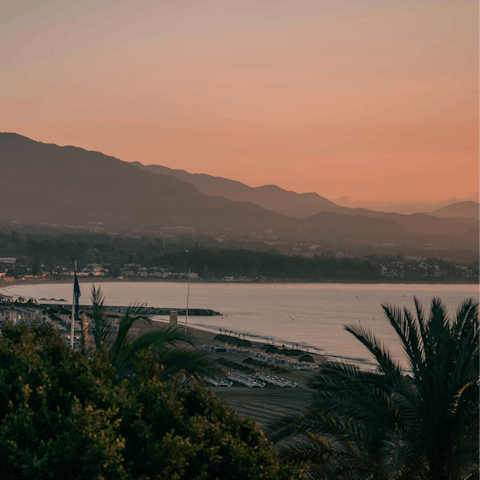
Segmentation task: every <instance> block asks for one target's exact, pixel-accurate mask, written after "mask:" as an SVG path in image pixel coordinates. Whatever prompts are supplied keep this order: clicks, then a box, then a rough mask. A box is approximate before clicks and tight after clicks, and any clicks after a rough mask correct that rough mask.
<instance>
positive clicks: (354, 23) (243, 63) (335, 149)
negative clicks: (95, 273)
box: [0, 0, 479, 201]
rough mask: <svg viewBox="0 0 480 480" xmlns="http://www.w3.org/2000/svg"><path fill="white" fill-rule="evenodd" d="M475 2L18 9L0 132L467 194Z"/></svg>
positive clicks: (368, 195)
mask: <svg viewBox="0 0 480 480" xmlns="http://www.w3.org/2000/svg"><path fill="white" fill-rule="evenodd" d="M478 18H479V17H478V2H477V1H461V0H454V1H450V2H448V1H441V0H437V1H435V2H433V1H421V0H414V1H399V0H397V1H391V0H361V1H360V0H356V1H353V0H352V1H344V0H334V1H333V0H331V1H323V0H288V1H282V0H275V1H268V0H257V1H251V0H231V1H229V0H221V1H190V0H183V1H182V0H171V1H165V0H154V1H153V0H135V1H129V0H127V1H123V2H120V1H114V0H85V1H79V0H75V1H72V0H54V1H51V2H47V1H41V0H29V1H22V0H17V1H16V2H8V3H6V4H5V5H3V6H2V13H1V16H0V131H4V132H5V131H6V132H17V133H20V134H22V135H26V136H28V137H30V138H33V139H35V140H39V141H42V142H46V143H57V144H60V145H76V146H79V147H83V148H86V149H89V150H99V151H102V152H104V153H106V154H109V155H114V156H116V157H118V158H120V159H122V160H127V161H135V160H138V161H141V162H142V163H144V164H152V163H156V164H161V165H165V166H168V167H171V168H181V169H185V170H188V171H190V172H202V173H208V174H212V175H218V176H224V177H229V178H233V179H236V180H240V181H243V182H245V183H247V184H249V185H251V186H258V185H263V184H266V183H275V184H278V185H280V186H282V187H284V188H287V189H292V190H296V191H298V192H305V191H316V192H318V193H319V194H321V195H324V196H326V197H328V198H330V199H336V198H338V197H341V196H351V197H353V198H354V199H364V200H365V199H372V200H385V201H408V200H412V201H413V200H425V201H428V200H433V199H444V198H448V197H458V198H467V197H470V196H472V195H474V193H475V192H477V195H478V183H479V178H478V131H479V124H478V112H479V105H478V78H479V75H478Z"/></svg>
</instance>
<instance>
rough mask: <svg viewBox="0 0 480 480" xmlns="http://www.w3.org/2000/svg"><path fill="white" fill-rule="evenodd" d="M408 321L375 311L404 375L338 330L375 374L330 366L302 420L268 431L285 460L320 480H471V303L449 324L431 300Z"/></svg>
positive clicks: (474, 345)
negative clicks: (401, 359)
mask: <svg viewBox="0 0 480 480" xmlns="http://www.w3.org/2000/svg"><path fill="white" fill-rule="evenodd" d="M414 300H415V310H416V318H415V317H414V316H413V315H412V314H411V312H410V311H409V310H407V309H404V310H403V311H402V310H401V309H400V308H396V307H393V306H391V305H385V306H383V305H382V307H383V310H384V313H385V316H386V319H387V321H388V322H389V323H390V325H391V326H392V327H393V328H394V329H395V332H396V334H397V335H398V337H399V339H400V341H401V343H402V345H403V349H404V352H405V355H406V359H407V364H408V369H407V370H404V369H402V368H401V366H400V364H399V363H398V362H397V361H396V360H395V359H393V358H392V356H391V355H390V353H389V352H388V350H387V349H386V348H385V347H384V346H383V345H382V344H381V342H380V341H379V340H378V339H377V338H375V336H374V335H373V334H372V333H371V332H370V331H369V330H367V329H364V328H362V327H359V326H357V325H356V326H346V327H345V329H346V330H347V331H348V332H350V333H351V334H352V335H354V336H355V337H356V338H357V339H358V340H359V341H360V342H361V343H362V344H363V345H364V346H365V347H366V348H367V349H368V350H369V351H370V353H371V354H372V356H373V357H374V359H375V361H376V370H375V371H369V370H366V369H363V368H361V367H360V366H358V365H352V364H346V363H341V362H328V363H325V364H324V365H322V366H321V367H320V369H319V372H318V373H317V374H316V375H314V376H313V377H311V378H310V380H309V382H308V386H309V387H310V388H312V389H313V390H314V392H315V393H314V398H313V401H312V403H311V404H310V405H309V407H308V408H307V409H306V410H305V412H304V413H303V414H301V415H297V416H288V417H284V418H281V419H279V420H277V421H276V422H273V423H272V424H271V425H270V426H269V428H268V434H269V436H270V438H271V439H272V440H273V441H275V442H280V441H282V444H283V446H280V451H281V454H282V455H283V457H285V458H288V459H290V460H293V461H295V462H297V463H299V464H303V465H304V466H307V468H308V471H309V475H310V478H319V479H330V478H332V479H333V478H335V479H352V480H353V479H374V478H378V479H385V480H386V479H389V480H390V479H412V480H413V479H414V480H417V479H418V480H462V479H467V478H468V479H472V480H473V479H478V478H479V475H478V468H479V461H478V456H479V455H478V454H479V452H478V431H479V423H478V420H479V412H478V404H479V393H478V387H479V380H478V375H479V363H478V361H479V356H478V302H475V301H474V300H473V299H470V300H467V301H465V302H463V303H462V304H461V305H460V307H459V308H458V310H457V312H456V315H455V317H454V318H449V316H448V315H447V311H446V307H445V305H444V304H443V303H442V302H441V301H440V300H439V299H437V298H434V299H433V300H432V302H431V306H430V311H429V313H428V315H427V314H425V313H424V311H423V310H422V307H421V305H420V303H419V301H418V300H417V299H416V298H415V299H414Z"/></svg>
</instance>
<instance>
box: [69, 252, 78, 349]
mask: <svg viewBox="0 0 480 480" xmlns="http://www.w3.org/2000/svg"><path fill="white" fill-rule="evenodd" d="M76 274H77V261H76V260H75V272H74V277H73V278H75V275H76ZM74 332H75V288H74V289H73V300H72V330H71V334H70V345H71V346H72V349H73V334H74Z"/></svg>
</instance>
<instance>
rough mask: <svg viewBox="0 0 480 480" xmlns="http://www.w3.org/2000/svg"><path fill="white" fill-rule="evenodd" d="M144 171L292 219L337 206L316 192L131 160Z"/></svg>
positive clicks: (330, 209) (333, 209) (332, 209)
mask: <svg viewBox="0 0 480 480" xmlns="http://www.w3.org/2000/svg"><path fill="white" fill-rule="evenodd" d="M132 165H136V166H138V167H139V168H142V169H143V170H147V171H149V172H152V173H157V174H163V175H172V176H174V177H176V178H179V179H180V180H183V181H184V182H188V183H191V184H192V185H195V186H196V187H197V188H198V190H199V192H200V193H203V194H205V195H213V196H220V197H225V198H228V199H230V200H237V201H242V202H251V203H256V204H257V205H260V206H262V207H263V208H265V209H267V210H270V211H272V212H277V213H281V214H283V215H288V216H290V217H294V218H303V217H306V216H309V215H313V214H315V213H318V212H321V211H332V212H333V211H335V210H337V209H338V208H339V207H338V206H337V205H336V204H335V203H333V202H331V201H330V200H328V199H327V198H324V197H322V196H320V195H318V194H317V193H296V192H292V191H288V190H284V189H283V188H280V187H278V186H277V185H263V186H261V187H249V186H248V185H245V184H244V183H241V182H237V181H235V180H230V179H228V178H223V177H215V176H212V175H207V174H203V173H189V172H187V171H185V170H175V169H172V168H168V167H164V166H162V165H142V164H141V163H140V162H133V163H132Z"/></svg>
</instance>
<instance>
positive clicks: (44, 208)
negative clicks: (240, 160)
mask: <svg viewBox="0 0 480 480" xmlns="http://www.w3.org/2000/svg"><path fill="white" fill-rule="evenodd" d="M0 171H1V172H2V176H1V181H2V188H0V205H1V208H0V220H3V221H18V222H23V223H31V224H33V223H35V224H40V223H47V224H58V225H74V226H80V227H91V226H92V224H93V225H95V226H98V224H99V225H100V226H101V227H105V228H107V229H112V230H116V231H124V232H126V231H143V232H145V231H149V232H154V231H157V232H158V231H161V229H162V227H164V226H188V227H195V229H196V231H197V232H205V233H218V234H229V235H246V234H249V233H256V234H260V235H265V234H266V233H267V232H268V235H269V236H270V237H278V238H282V239H298V240H303V239H305V240H311V241H312V242H317V241H322V240H334V241H338V242H347V243H351V242H353V243H371V244H379V243H385V242H388V243H394V244H404V245H407V244H408V245H424V244H438V245H446V246H449V245H461V246H465V245H467V244H468V246H469V247H468V248H472V249H473V248H476V247H477V245H478V241H477V242H476V243H475V238H478V233H477V234H475V232H478V229H476V227H477V225H472V224H471V222H470V221H467V220H465V219H463V223H462V222H455V221H454V220H451V219H448V220H447V219H441V218H438V217H431V216H428V215H424V216H421V217H418V215H420V214H418V215H417V216H407V215H400V214H386V213H383V212H371V211H368V210H365V211H362V210H361V209H358V210H359V211H357V209H345V208H342V207H336V208H337V209H338V210H337V211H338V212H342V213H332V212H325V211H324V212H321V213H317V212H316V213H315V215H311V216H309V217H307V218H303V219H301V220H298V219H296V218H292V217H289V216H286V215H282V214H279V213H276V212H273V211H269V210H266V209H265V208H263V207H262V206H260V205H257V204H255V203H253V202H245V201H234V200H231V199H227V198H224V197H222V196H212V195H205V194H202V193H201V192H199V190H198V188H197V187H196V186H194V185H192V184H191V183H187V182H185V181H183V180H181V179H179V178H176V177H174V176H172V175H165V174H154V173H152V172H150V171H147V170H145V169H141V168H138V166H135V165H133V164H131V163H128V162H123V161H121V160H119V159H117V158H114V157H111V156H107V155H104V154H102V153H99V152H91V151H87V150H84V149H81V148H77V147H71V146H67V147H60V146H57V145H53V144H44V143H41V142H35V141H33V140H30V139H28V138H26V137H22V136H20V135H17V134H13V133H0ZM222 180H225V181H227V182H232V183H234V184H236V183H239V182H233V181H230V180H227V179H222ZM239 185H240V186H239V187H238V188H239V189H242V188H244V187H246V186H242V185H243V184H239ZM237 186H238V185H237ZM248 188H250V187H247V189H248ZM253 190H254V191H255V193H256V195H257V196H262V195H263V196H264V198H270V199H271V198H273V197H274V196H275V195H276V198H277V199H278V198H281V199H282V201H283V202H285V204H287V203H288V198H290V197H291V198H293V199H295V201H296V202H297V203H296V204H295V205H297V206H299V205H300V203H299V201H298V199H299V198H301V199H308V198H310V197H312V198H313V199H314V200H315V202H320V200H319V199H321V198H322V197H320V196H316V194H300V195H299V194H296V193H295V192H286V191H285V190H282V189H280V188H279V187H276V186H273V185H270V186H264V187H260V188H258V189H253ZM269 196H271V197H269ZM317 197H318V198H317ZM323 200H325V205H326V206H327V207H328V206H329V205H330V203H331V202H330V203H328V202H329V201H328V200H326V199H323ZM323 200H322V201H323ZM269 201H270V200H269ZM295 201H294V202H293V203H295ZM278 204H279V202H277V205H278ZM333 205H334V204H333ZM392 215H393V217H392ZM435 222H436V225H434V224H435ZM472 227H473V229H472ZM422 228H423V231H420V232H418V231H417V232H416V231H415V229H416V230H422ZM435 229H436V230H435ZM431 232H435V233H436V234H435V235H430V234H428V233H431ZM426 233H427V234H428V235H426ZM475 235H477V236H475Z"/></svg>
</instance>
